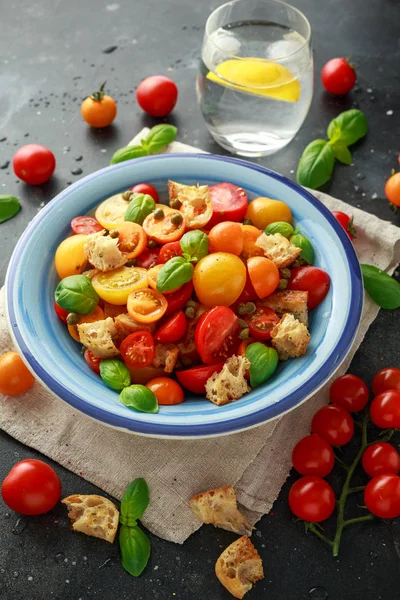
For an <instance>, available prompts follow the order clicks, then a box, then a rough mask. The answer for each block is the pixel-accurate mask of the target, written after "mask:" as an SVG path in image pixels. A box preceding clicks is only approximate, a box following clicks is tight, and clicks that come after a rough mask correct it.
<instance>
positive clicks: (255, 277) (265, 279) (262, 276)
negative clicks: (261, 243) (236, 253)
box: [247, 256, 279, 298]
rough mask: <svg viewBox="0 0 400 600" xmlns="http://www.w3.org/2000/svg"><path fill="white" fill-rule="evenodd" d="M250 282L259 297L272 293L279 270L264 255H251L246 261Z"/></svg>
mask: <svg viewBox="0 0 400 600" xmlns="http://www.w3.org/2000/svg"><path fill="white" fill-rule="evenodd" d="M247 269H248V271H249V276H250V280H251V283H252V284H253V287H254V289H255V291H256V294H257V296H258V297H259V298H266V297H267V296H269V295H270V294H272V293H273V292H274V291H275V290H276V288H277V287H278V283H279V270H278V267H277V266H276V264H275V263H273V262H272V260H270V259H269V258H266V257H265V256H251V257H250V258H249V259H248V261H247Z"/></svg>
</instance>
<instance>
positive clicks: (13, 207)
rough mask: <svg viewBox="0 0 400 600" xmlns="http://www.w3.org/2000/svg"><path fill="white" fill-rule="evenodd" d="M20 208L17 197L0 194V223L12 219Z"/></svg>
mask: <svg viewBox="0 0 400 600" xmlns="http://www.w3.org/2000/svg"><path fill="white" fill-rule="evenodd" d="M20 210H21V204H20V201H19V200H18V198H16V197H15V196H10V195H9V194H0V223H4V221H8V219H12V217H15V215H16V214H17V213H18V212H19V211H20Z"/></svg>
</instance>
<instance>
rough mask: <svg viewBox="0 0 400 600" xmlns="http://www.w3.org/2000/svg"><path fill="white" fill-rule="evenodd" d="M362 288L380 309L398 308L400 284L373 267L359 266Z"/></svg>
mask: <svg viewBox="0 0 400 600" xmlns="http://www.w3.org/2000/svg"><path fill="white" fill-rule="evenodd" d="M361 271H362V274H363V280H364V288H365V290H366V291H367V293H368V295H369V296H371V298H372V300H373V301H374V302H376V304H378V305H379V306H380V307H382V308H387V309H395V308H399V307H400V283H399V282H398V281H396V280H395V279H393V277H390V275H388V274H387V273H385V272H384V271H381V269H378V268H377V267H374V266H373V265H365V264H363V265H361Z"/></svg>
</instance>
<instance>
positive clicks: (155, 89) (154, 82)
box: [136, 75, 178, 117]
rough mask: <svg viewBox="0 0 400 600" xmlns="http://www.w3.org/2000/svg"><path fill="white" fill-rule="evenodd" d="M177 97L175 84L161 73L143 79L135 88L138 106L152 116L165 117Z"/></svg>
mask: <svg viewBox="0 0 400 600" xmlns="http://www.w3.org/2000/svg"><path fill="white" fill-rule="evenodd" d="M177 99H178V88H177V87H176V84H175V83H174V82H173V81H172V79H169V78H168V77H164V76H163V75H152V76H151V77H147V78H146V79H143V81H141V82H140V83H139V86H138V89H137V90H136V100H137V101H138V104H139V106H140V108H142V109H143V110H144V112H146V113H147V114H149V115H151V116H152V117H166V116H167V115H169V113H170V112H171V111H172V110H173V108H174V106H175V104H176V101H177Z"/></svg>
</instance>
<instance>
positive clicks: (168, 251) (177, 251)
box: [159, 242, 182, 264]
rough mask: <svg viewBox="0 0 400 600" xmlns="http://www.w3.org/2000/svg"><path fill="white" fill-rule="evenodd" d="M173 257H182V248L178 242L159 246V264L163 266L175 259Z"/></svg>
mask: <svg viewBox="0 0 400 600" xmlns="http://www.w3.org/2000/svg"><path fill="white" fill-rule="evenodd" d="M175 256H182V248H181V245H180V242H168V244H164V245H163V246H161V250H160V261H159V262H160V264H164V263H166V262H168V261H169V260H171V258H175Z"/></svg>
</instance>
